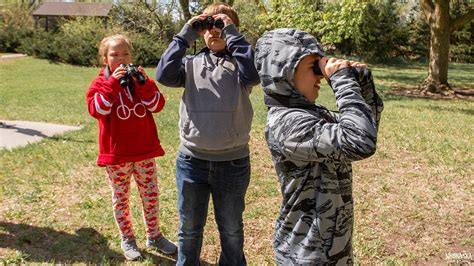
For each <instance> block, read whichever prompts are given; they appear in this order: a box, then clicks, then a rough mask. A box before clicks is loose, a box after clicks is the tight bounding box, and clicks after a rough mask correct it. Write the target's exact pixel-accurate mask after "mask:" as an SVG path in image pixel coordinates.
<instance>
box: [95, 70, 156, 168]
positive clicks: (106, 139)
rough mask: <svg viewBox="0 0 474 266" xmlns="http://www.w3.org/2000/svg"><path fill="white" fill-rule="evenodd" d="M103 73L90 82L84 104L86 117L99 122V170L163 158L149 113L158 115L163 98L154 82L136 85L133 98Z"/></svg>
mask: <svg viewBox="0 0 474 266" xmlns="http://www.w3.org/2000/svg"><path fill="white" fill-rule="evenodd" d="M104 70H105V68H104V69H102V70H100V72H99V75H98V76H97V78H95V79H94V80H93V81H92V84H91V85H90V87H89V90H88V91H87V95H86V100H87V106H88V109H89V113H90V114H91V116H93V117H94V118H96V119H97V120H98V121H99V157H98V159H97V164H98V165H99V166H105V165H114V164H121V163H125V162H137V161H142V160H145V159H149V158H153V157H158V156H162V155H163V154H164V153H165V152H164V150H163V148H162V147H161V145H160V140H159V138H158V133H157V129H156V124H155V121H154V120H153V115H152V113H157V112H159V111H161V110H162V109H163V107H164V105H165V98H164V97H163V95H162V94H161V93H160V91H159V90H158V87H157V86H156V84H155V82H154V81H153V80H151V79H150V78H148V79H147V80H146V82H145V84H144V85H140V84H139V83H138V82H135V93H134V95H133V96H132V95H131V94H130V91H129V90H128V88H123V87H121V86H120V84H119V81H118V80H117V79H115V78H114V77H113V76H110V77H108V78H106V76H105V75H104Z"/></svg>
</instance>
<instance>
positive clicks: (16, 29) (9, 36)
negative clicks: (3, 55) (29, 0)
mask: <svg viewBox="0 0 474 266" xmlns="http://www.w3.org/2000/svg"><path fill="white" fill-rule="evenodd" d="M33 32H34V22H33V18H32V17H31V8H30V7H29V6H27V5H25V4H22V3H19V4H13V5H8V6H7V7H6V8H5V9H3V13H2V19H1V21H0V51H3V52H16V49H17V48H18V47H19V46H20V44H21V40H23V39H25V38H28V37H29V36H31V34H32V33H33Z"/></svg>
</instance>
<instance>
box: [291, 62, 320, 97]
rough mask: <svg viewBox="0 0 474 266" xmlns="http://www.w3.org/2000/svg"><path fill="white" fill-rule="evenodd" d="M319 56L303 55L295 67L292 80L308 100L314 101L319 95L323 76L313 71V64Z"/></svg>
mask: <svg viewBox="0 0 474 266" xmlns="http://www.w3.org/2000/svg"><path fill="white" fill-rule="evenodd" d="M319 58H320V57H319V56H318V55H315V54H310V55H307V56H305V57H304V58H303V59H301V61H300V62H299V64H298V66H297V67H296V71H295V75H294V77H293V82H294V84H295V87H296V89H297V90H298V92H299V93H300V94H301V95H303V96H304V97H305V98H306V99H308V100H309V101H310V102H314V101H316V99H317V98H318V96H319V89H320V87H319V86H320V84H321V79H323V78H324V77H323V76H317V75H315V74H314V72H313V65H314V63H315V62H316V63H317V61H316V60H318V59H319Z"/></svg>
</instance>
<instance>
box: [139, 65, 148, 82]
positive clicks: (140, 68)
mask: <svg viewBox="0 0 474 266" xmlns="http://www.w3.org/2000/svg"><path fill="white" fill-rule="evenodd" d="M138 71H140V73H142V74H143V77H144V78H145V80H147V79H148V76H147V74H146V72H145V69H143V67H142V66H138Z"/></svg>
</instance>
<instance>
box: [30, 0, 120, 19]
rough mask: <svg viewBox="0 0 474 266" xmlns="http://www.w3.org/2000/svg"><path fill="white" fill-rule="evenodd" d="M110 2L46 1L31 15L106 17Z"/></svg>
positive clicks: (110, 6) (110, 5)
mask: <svg viewBox="0 0 474 266" xmlns="http://www.w3.org/2000/svg"><path fill="white" fill-rule="evenodd" d="M111 8H112V3H68V2H46V3H43V4H42V5H41V6H39V7H38V9H36V10H35V11H34V12H33V16H94V17H106V16H107V15H108V14H109V12H110V9H111Z"/></svg>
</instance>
